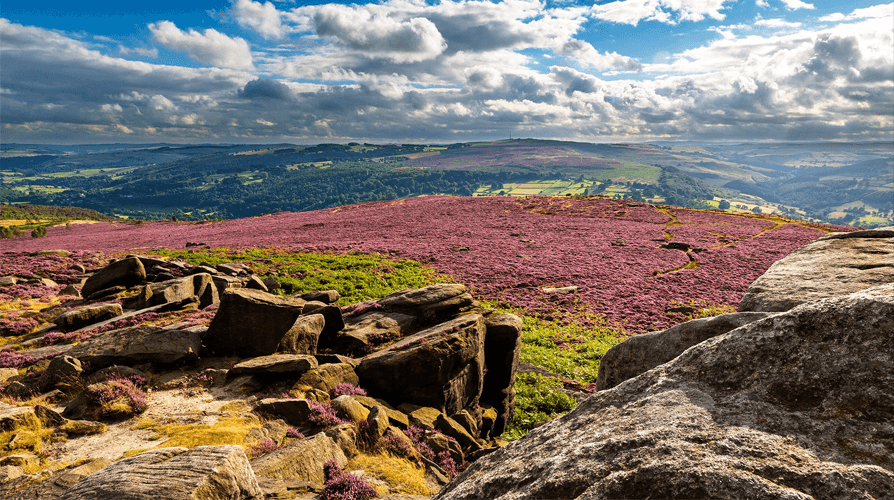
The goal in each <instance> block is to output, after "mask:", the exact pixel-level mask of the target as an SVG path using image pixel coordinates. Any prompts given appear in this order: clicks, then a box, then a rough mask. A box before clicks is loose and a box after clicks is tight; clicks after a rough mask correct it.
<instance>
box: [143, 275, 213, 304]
mask: <svg viewBox="0 0 894 500" xmlns="http://www.w3.org/2000/svg"><path fill="white" fill-rule="evenodd" d="M219 301H220V298H219V296H218V293H217V286H215V284H214V282H213V281H212V279H211V275H210V274H206V273H200V274H193V275H191V276H184V277H182V278H174V279H170V280H167V281H161V282H158V283H151V284H148V285H146V286H145V287H144V288H143V291H142V292H141V293H140V295H138V296H137V297H135V298H134V299H132V300H130V301H128V304H127V305H128V308H130V309H145V308H147V307H152V306H157V305H160V304H174V303H186V302H196V303H198V304H199V308H205V307H208V306H210V305H211V304H213V303H215V302H219Z"/></svg>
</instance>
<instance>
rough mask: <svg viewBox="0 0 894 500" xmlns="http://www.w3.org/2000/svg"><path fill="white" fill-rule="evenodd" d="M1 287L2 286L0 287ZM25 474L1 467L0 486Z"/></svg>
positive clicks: (11, 467) (21, 470)
mask: <svg viewBox="0 0 894 500" xmlns="http://www.w3.org/2000/svg"><path fill="white" fill-rule="evenodd" d="M0 286H2V285H0ZM24 473H25V469H24V468H23V467H19V466H18V465H3V466H0V484H3V483H5V482H7V481H9V480H12V479H15V478H17V477H20V476H21V475H22V474H24Z"/></svg>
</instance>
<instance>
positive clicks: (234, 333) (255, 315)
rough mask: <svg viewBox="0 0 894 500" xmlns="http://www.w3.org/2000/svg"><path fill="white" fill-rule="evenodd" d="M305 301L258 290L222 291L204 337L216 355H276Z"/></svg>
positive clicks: (299, 314) (206, 343)
mask: <svg viewBox="0 0 894 500" xmlns="http://www.w3.org/2000/svg"><path fill="white" fill-rule="evenodd" d="M304 303H305V302H304V301H303V300H301V299H297V298H286V297H280V296H277V295H272V294H269V293H266V292H263V291H260V290H251V289H247V288H245V289H239V288H237V289H232V290H225V291H224V292H223V293H222V294H221V297H220V308H219V309H218V311H217V314H215V316H214V320H212V321H211V324H210V325H209V326H208V331H207V332H205V335H204V336H203V339H202V340H203V341H204V342H205V345H206V346H207V347H208V348H210V349H211V350H213V351H214V352H216V353H218V354H229V355H238V356H242V357H251V356H266V355H269V354H273V353H275V352H276V350H277V348H278V347H279V345H280V342H281V341H282V339H283V337H284V336H285V335H286V333H287V332H288V331H289V330H290V329H291V328H292V327H293V326H294V325H295V321H296V320H297V319H298V318H299V317H300V316H301V312H302V309H303V308H304Z"/></svg>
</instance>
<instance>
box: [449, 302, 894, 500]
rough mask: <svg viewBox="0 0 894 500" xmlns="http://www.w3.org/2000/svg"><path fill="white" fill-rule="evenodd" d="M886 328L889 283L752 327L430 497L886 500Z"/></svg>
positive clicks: (698, 349) (889, 454)
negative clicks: (848, 499) (868, 499)
mask: <svg viewBox="0 0 894 500" xmlns="http://www.w3.org/2000/svg"><path fill="white" fill-rule="evenodd" d="M891 332H894V285H891V284H889V285H884V286H880V287H875V288H872V289H869V290H864V291H862V292H857V293H854V294H851V295H847V296H843V297H831V298H826V299H822V300H818V301H814V302H811V303H807V304H803V305H800V306H798V307H795V308H794V309H792V310H790V311H788V312H785V313H782V314H776V315H772V316H769V317H767V318H764V319H762V320H759V321H755V322H752V323H749V324H747V325H745V326H743V327H740V328H737V329H735V330H732V331H730V332H729V333H726V334H724V335H720V336H717V337H714V338H711V339H709V340H707V341H705V342H702V343H701V344H699V345H697V346H694V347H692V348H690V349H688V350H687V351H685V352H684V353H683V354H681V355H680V356H678V357H677V358H675V359H674V360H673V361H671V362H669V363H666V364H663V365H661V366H658V367H656V368H654V369H652V370H650V371H648V372H646V373H644V374H642V375H640V376H638V377H635V378H633V379H630V380H628V381H626V382H624V383H621V384H619V385H617V386H616V387H614V388H613V389H609V390H606V391H601V392H598V393H596V394H595V395H593V396H591V397H590V398H588V399H586V400H584V401H583V402H582V403H581V404H580V406H578V407H577V408H576V409H575V410H573V411H572V412H570V413H568V414H567V415H565V416H564V417H562V418H559V419H557V420H554V421H553V422H551V423H549V424H547V425H545V426H543V427H540V428H538V429H535V430H533V431H532V432H530V433H529V434H528V435H526V436H525V437H524V438H523V439H520V440H518V441H516V442H514V443H512V444H511V445H509V446H507V447H505V448H502V449H500V450H498V451H496V452H494V453H491V454H490V455H488V456H486V457H484V458H482V459H480V460H479V461H478V462H475V463H474V464H473V465H472V466H471V467H470V468H469V469H467V470H466V471H465V472H464V473H463V474H462V475H460V476H459V477H458V478H457V479H456V480H454V481H453V482H452V483H450V484H449V485H447V486H446V487H445V489H444V490H442V491H441V493H440V494H439V495H438V496H437V497H436V498H438V499H444V500H446V499H450V500H454V499H472V498H475V499H478V498H494V499H497V498H513V499H540V498H568V499H573V498H728V499H735V498H780V499H782V498H785V499H791V498H817V499H840V498H894V466H892V464H894V406H892V404H891V387H894V343H892V342H891Z"/></svg>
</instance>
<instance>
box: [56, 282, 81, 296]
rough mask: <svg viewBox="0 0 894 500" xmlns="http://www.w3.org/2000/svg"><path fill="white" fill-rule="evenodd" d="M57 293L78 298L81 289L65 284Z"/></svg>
mask: <svg viewBox="0 0 894 500" xmlns="http://www.w3.org/2000/svg"><path fill="white" fill-rule="evenodd" d="M59 295H70V296H72V297H76V298H80V297H81V291H80V290H78V289H77V287H76V286H74V285H66V286H65V288H63V289H62V290H60V291H59Z"/></svg>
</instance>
